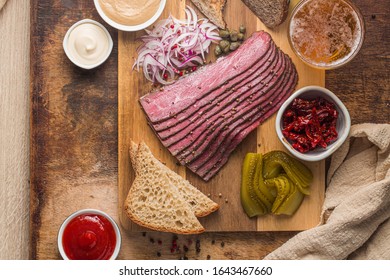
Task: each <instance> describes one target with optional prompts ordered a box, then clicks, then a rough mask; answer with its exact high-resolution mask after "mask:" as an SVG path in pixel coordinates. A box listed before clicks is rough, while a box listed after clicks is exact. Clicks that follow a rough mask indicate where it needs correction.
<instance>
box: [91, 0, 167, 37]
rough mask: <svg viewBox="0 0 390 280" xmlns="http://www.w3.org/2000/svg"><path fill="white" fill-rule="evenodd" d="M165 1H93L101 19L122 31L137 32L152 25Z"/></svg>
mask: <svg viewBox="0 0 390 280" xmlns="http://www.w3.org/2000/svg"><path fill="white" fill-rule="evenodd" d="M166 2H167V1H166V0H131V1H129V0H94V3H95V7H96V10H97V11H98V13H99V15H100V16H101V17H102V19H103V20H104V21H105V22H107V23H108V24H109V25H111V26H112V27H114V28H116V29H119V30H122V31H138V30H142V29H145V28H147V27H148V26H150V25H152V24H153V23H154V22H155V21H156V20H157V19H158V18H159V17H160V15H161V13H162V12H163V10H164V8H165V4H166Z"/></svg>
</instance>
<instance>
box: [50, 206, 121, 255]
mask: <svg viewBox="0 0 390 280" xmlns="http://www.w3.org/2000/svg"><path fill="white" fill-rule="evenodd" d="M120 247H121V234H120V231H119V227H118V225H117V224H116V223H115V221H114V220H113V219H112V218H111V217H110V216H109V215H107V214H106V213H104V212H103V211H100V210H96V209H83V210H79V211H76V212H74V213H73V214H71V215H70V216H69V217H68V218H66V220H65V221H64V222H63V223H62V225H61V227H60V230H59V232H58V250H59V251H60V254H61V256H62V258H63V259H64V260H114V259H116V257H117V256H118V253H119V249H120Z"/></svg>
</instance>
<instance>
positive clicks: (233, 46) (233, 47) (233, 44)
mask: <svg viewBox="0 0 390 280" xmlns="http://www.w3.org/2000/svg"><path fill="white" fill-rule="evenodd" d="M240 45H241V44H240V43H238V42H233V43H231V44H230V50H231V51H235V50H236V49H238V47H239V46H240Z"/></svg>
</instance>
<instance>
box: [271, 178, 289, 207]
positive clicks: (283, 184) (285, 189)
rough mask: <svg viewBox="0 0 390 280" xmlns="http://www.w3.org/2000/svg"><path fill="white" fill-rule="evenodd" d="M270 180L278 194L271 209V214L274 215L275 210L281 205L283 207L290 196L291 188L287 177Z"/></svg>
mask: <svg viewBox="0 0 390 280" xmlns="http://www.w3.org/2000/svg"><path fill="white" fill-rule="evenodd" d="M269 180H273V181H274V184H275V187H276V190H277V193H278V194H277V196H276V198H275V201H274V203H273V205H272V209H271V212H272V213H274V212H275V210H276V209H278V208H279V206H280V205H282V203H283V202H284V201H285V200H286V198H287V197H288V195H289V194H290V188H291V186H290V181H289V179H288V177H287V176H285V175H280V176H278V177H276V178H273V179H269Z"/></svg>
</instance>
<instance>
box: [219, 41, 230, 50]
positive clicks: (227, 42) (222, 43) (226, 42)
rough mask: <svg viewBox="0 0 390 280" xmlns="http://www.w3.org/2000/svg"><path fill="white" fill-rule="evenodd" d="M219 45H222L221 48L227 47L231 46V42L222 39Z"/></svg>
mask: <svg viewBox="0 0 390 280" xmlns="http://www.w3.org/2000/svg"><path fill="white" fill-rule="evenodd" d="M219 46H220V47H221V49H225V48H226V47H227V48H229V47H230V42H229V41H227V40H221V41H220V42H219Z"/></svg>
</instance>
